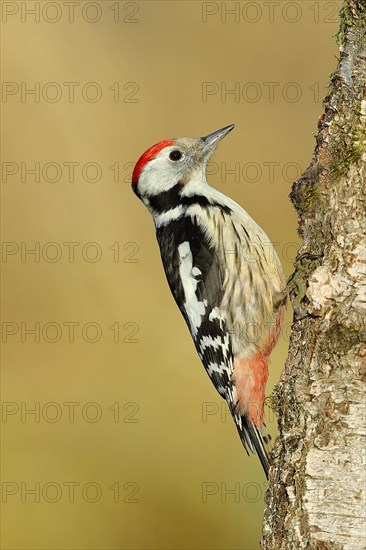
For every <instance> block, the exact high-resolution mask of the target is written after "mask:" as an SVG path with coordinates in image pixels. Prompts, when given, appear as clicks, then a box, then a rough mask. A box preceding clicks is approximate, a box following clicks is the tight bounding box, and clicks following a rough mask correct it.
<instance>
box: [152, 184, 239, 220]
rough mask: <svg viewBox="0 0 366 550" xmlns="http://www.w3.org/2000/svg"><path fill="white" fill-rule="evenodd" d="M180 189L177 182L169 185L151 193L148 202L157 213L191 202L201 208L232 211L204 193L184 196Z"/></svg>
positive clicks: (189, 204)
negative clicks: (160, 191)
mask: <svg viewBox="0 0 366 550" xmlns="http://www.w3.org/2000/svg"><path fill="white" fill-rule="evenodd" d="M182 191H183V185H182V184H181V183H180V182H178V183H177V184H176V185H174V187H171V188H170V189H168V190H167V191H163V192H162V193H159V194H158V195H153V196H151V197H149V204H150V206H151V208H152V209H153V210H154V211H155V212H156V213H157V214H163V213H164V212H168V211H169V210H172V209H173V208H176V207H177V206H186V207H188V206H191V205H193V204H198V205H199V206H201V208H208V207H210V206H217V207H218V208H221V210H223V211H224V212H225V213H226V214H230V213H231V212H232V210H231V208H229V207H228V206H226V205H224V204H220V203H218V202H215V201H213V202H210V201H209V200H208V198H207V197H205V196H204V195H190V196H185V195H182Z"/></svg>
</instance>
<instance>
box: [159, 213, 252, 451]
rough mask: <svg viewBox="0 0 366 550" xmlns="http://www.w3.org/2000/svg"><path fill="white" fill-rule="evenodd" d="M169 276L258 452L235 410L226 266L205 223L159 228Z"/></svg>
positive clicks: (246, 441)
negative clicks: (224, 304) (225, 309)
mask: <svg viewBox="0 0 366 550" xmlns="http://www.w3.org/2000/svg"><path fill="white" fill-rule="evenodd" d="M157 239H158V242H159V246H160V251H161V256H162V262H163V265H164V269H165V273H166V277H167V280H168V283H169V286H170V289H171V292H172V294H173V296H174V298H175V301H176V303H177V305H178V307H179V309H180V310H181V312H182V314H183V316H184V318H185V320H186V323H187V325H188V327H189V330H190V332H191V335H192V338H193V341H194V343H195V346H196V349H197V352H198V355H199V357H200V359H201V361H202V363H203V365H204V367H205V369H206V371H207V374H208V375H209V377H210V379H211V380H212V382H213V384H214V386H215V388H216V389H217V391H218V392H219V393H220V395H221V396H222V397H223V398H224V399H226V401H227V403H228V406H229V409H230V412H231V414H232V416H233V418H234V421H235V424H236V426H237V429H238V432H239V434H240V438H241V440H242V442H243V445H244V447H245V449H246V451H247V452H248V449H250V450H251V451H253V452H254V448H255V447H256V445H255V444H254V442H253V441H252V437H251V436H250V433H249V429H248V428H249V427H248V426H247V420H246V418H244V417H242V416H241V415H239V414H237V412H236V410H235V387H234V384H233V382H232V380H231V376H232V373H233V368H234V366H233V363H234V357H233V351H232V338H231V334H230V332H229V330H228V327H227V324H226V322H225V320H224V319H223V317H222V315H221V313H220V309H219V306H220V303H221V301H222V297H223V291H224V289H223V280H224V272H223V266H220V262H219V258H218V256H217V254H216V251H215V249H214V248H213V246H212V245H211V244H210V243H209V241H208V239H207V237H206V235H205V234H204V232H203V230H202V229H201V228H200V226H199V225H198V224H197V223H195V221H193V220H192V219H191V217H188V216H187V217H186V216H184V217H182V218H180V219H178V220H176V221H174V222H171V223H170V224H169V225H167V226H163V227H160V228H158V229H157Z"/></svg>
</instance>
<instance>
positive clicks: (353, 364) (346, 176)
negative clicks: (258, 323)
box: [261, 0, 366, 550]
mask: <svg viewBox="0 0 366 550" xmlns="http://www.w3.org/2000/svg"><path fill="white" fill-rule="evenodd" d="M365 29H366V0H346V1H345V2H344V4H343V7H342V9H341V13H340V31H339V34H338V42H339V45H340V58H339V63H338V67H337V70H336V72H335V73H334V74H333V75H332V77H331V82H330V87H329V95H328V96H327V97H326V98H325V100H324V107H325V112H324V114H323V115H322V116H321V118H320V119H319V122H318V135H317V138H316V147H315V151H314V155H313V159H312V161H311V164H310V166H309V167H308V168H307V169H306V171H305V172H304V174H303V175H302V176H301V178H300V179H299V180H298V181H296V182H295V183H294V184H293V187H292V192H291V195H290V197H291V200H292V202H293V204H294V206H295V208H296V210H297V212H298V216H299V233H300V236H301V238H302V245H301V250H300V252H299V254H304V253H312V254H319V255H320V256H321V257H319V258H318V259H313V260H310V261H307V260H306V257H305V258H304V259H303V261H299V262H298V263H297V265H296V267H297V278H298V280H302V282H303V286H304V288H305V290H306V294H305V297H304V299H303V300H302V308H303V309H304V310H305V311H306V312H307V313H310V314H311V315H312V316H311V317H307V318H304V319H298V320H297V321H296V320H295V321H294V323H293V326H292V331H291V338H290V348H289V354H288V358H287V361H286V366H285V369H284V371H283V373H282V376H281V380H280V382H279V383H278V385H277V387H276V389H275V392H274V395H273V397H272V402H273V404H274V407H275V409H276V411H277V413H278V419H279V420H278V422H279V437H278V438H277V440H276V443H275V448H274V450H273V466H272V468H271V471H270V478H269V489H268V491H267V495H266V504H267V507H266V511H265V517H264V524H263V533H262V541H261V545H262V548H263V550H280V549H281V550H284V549H286V550H287V549H291V550H297V549H305V548H306V549H319V550H320V549H321V550H325V549H336V550H340V549H342V550H348V549H357V550H359V549H363V548H366V539H365V525H366V517H365V510H366V506H365V483H366V477H365V380H366V366H365V360H366V347H365V339H366V309H365V306H366V303H365V302H366V297H365V274H366V273H365V268H366V224H365V219H366V216H365V186H364V183H365V180H366V147H365V137H366V37H365ZM301 286H302V285H298V290H297V293H298V294H299V296H298V299H299V298H301ZM292 294H293V295H292V298H294V295H296V292H295V293H292Z"/></svg>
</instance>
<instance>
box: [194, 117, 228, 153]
mask: <svg viewBox="0 0 366 550" xmlns="http://www.w3.org/2000/svg"><path fill="white" fill-rule="evenodd" d="M234 128H235V124H230V125H229V126H225V128H221V129H220V130H216V132H212V134H208V136H205V137H202V138H201V140H202V141H203V143H204V146H203V147H204V150H205V151H206V150H208V149H209V150H211V151H213V150H214V149H215V147H216V145H217V144H218V142H219V141H221V140H222V139H223V138H224V137H225V136H226V135H227V134H228V133H229V132H231V130H233V129H234Z"/></svg>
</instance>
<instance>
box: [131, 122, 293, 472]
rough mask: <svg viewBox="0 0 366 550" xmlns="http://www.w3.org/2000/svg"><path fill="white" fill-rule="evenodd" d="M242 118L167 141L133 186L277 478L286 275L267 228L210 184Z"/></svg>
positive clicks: (220, 386)
mask: <svg viewBox="0 0 366 550" xmlns="http://www.w3.org/2000/svg"><path fill="white" fill-rule="evenodd" d="M233 128H234V124H231V125H230V126H226V127H225V128H222V129H220V130H217V131H215V132H213V133H211V134H209V135H207V136H205V137H201V138H175V139H167V140H164V141H160V142H159V143H157V144H155V145H153V146H152V147H150V148H149V149H147V151H145V153H144V154H143V155H142V156H141V157H140V158H139V159H138V161H137V163H136V165H135V168H134V170H133V174H132V189H133V191H134V192H135V194H136V195H137V196H138V197H139V198H140V199H141V201H142V202H143V203H144V204H145V205H146V207H147V208H148V210H149V211H150V213H151V215H152V217H153V220H154V223H155V227H156V237H157V241H158V244H159V248H160V253H161V259H162V263H163V266H164V270H165V274H166V278H167V281H168V284H169V287H170V290H171V292H172V294H173V297H174V299H175V301H176V303H177V305H178V307H179V309H180V311H181V313H182V314H183V317H184V319H185V321H186V323H187V325H188V328H189V330H190V333H191V336H192V339H193V341H194V344H195V347H196V350H197V353H198V355H199V357H200V359H201V361H202V363H203V365H204V367H205V369H206V371H207V374H208V375H209V377H210V379H211V381H212V382H213V384H214V386H215V388H216V390H217V391H218V392H219V394H220V395H221V396H222V397H223V398H224V399H225V400H226V402H227V404H228V407H229V410H230V412H231V415H232V417H233V419H234V421H235V424H236V427H237V430H238V432H239V435H240V438H241V441H242V443H243V445H244V448H245V450H246V451H247V453H248V454H249V452H248V451H249V450H250V451H251V452H256V453H257V454H258V456H259V459H260V461H261V463H262V466H263V469H264V472H265V474H266V476H267V477H268V470H269V453H268V447H267V445H268V443H269V437H268V434H267V432H266V428H265V424H264V418H263V417H264V399H265V386H266V382H267V378H268V362H269V356H270V353H271V351H272V349H273V347H274V346H275V344H276V342H277V340H278V338H279V335H280V331H281V326H282V323H283V318H284V313H285V308H286V297H287V293H286V290H285V287H286V282H285V277H284V274H283V270H282V266H281V263H280V260H279V258H278V256H277V254H276V252H275V250H274V248H273V245H272V244H271V242H270V240H269V238H268V237H267V235H266V234H265V233H264V231H263V230H262V229H261V228H260V227H259V226H258V225H257V224H256V222H255V221H254V220H253V219H252V218H251V217H250V216H249V214H248V213H247V212H246V211H245V210H243V209H242V208H241V207H240V206H239V205H238V204H237V203H236V202H234V201H233V200H231V199H230V198H228V197H227V196H225V195H224V194H223V193H221V192H219V191H217V190H216V189H214V188H212V187H210V186H209V185H208V183H207V181H206V166H207V162H208V160H209V158H210V157H211V155H212V154H213V152H214V150H215V148H216V146H217V144H218V143H219V141H220V140H221V139H222V138H223V137H225V136H226V135H227V134H228V133H229V132H230V131H231V130H232V129H233Z"/></svg>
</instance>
